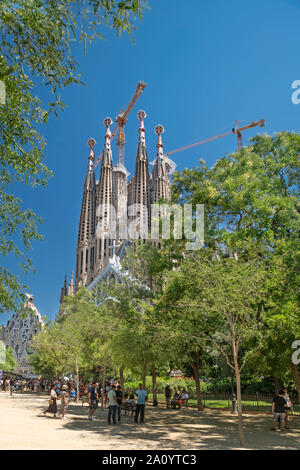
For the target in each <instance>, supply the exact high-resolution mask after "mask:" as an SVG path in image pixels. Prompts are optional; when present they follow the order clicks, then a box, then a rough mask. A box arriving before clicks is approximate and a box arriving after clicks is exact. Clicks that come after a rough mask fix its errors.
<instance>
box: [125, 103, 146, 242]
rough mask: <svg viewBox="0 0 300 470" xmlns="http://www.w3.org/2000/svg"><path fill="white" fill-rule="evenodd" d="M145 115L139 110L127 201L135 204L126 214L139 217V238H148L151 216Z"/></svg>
mask: <svg viewBox="0 0 300 470" xmlns="http://www.w3.org/2000/svg"><path fill="white" fill-rule="evenodd" d="M146 116H147V114H146V113H145V111H143V110H141V111H139V112H138V119H139V120H140V126H139V141H138V146H137V152H136V160H135V172H134V176H133V178H132V180H131V184H130V201H129V202H130V204H131V205H133V204H135V212H134V213H133V214H130V213H129V214H128V215H129V219H130V216H135V217H136V216H138V217H139V220H140V227H139V228H138V229H137V231H139V232H140V238H141V239H147V238H148V232H149V229H150V216H151V214H150V210H151V205H150V175H149V162H148V152H147V147H146V140H145V127H144V119H145V118H146ZM132 210H134V209H132Z"/></svg>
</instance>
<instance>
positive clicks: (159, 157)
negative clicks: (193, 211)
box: [152, 124, 170, 203]
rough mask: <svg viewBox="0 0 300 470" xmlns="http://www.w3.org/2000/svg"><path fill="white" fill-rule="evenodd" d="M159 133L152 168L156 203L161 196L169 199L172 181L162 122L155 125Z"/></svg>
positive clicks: (153, 196)
mask: <svg viewBox="0 0 300 470" xmlns="http://www.w3.org/2000/svg"><path fill="white" fill-rule="evenodd" d="M154 130H155V133H156V134H157V142H156V148H157V151H156V159H155V162H154V166H153V170H152V202H153V203H156V202H158V200H159V199H160V198H163V199H169V197H170V184H169V183H170V182H169V171H168V168H167V165H166V159H165V157H164V152H163V142H162V137H161V135H162V133H163V132H164V131H165V130H164V127H163V126H162V125H161V124H158V126H156V127H155V129H154Z"/></svg>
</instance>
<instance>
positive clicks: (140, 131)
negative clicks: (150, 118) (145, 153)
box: [137, 109, 147, 145]
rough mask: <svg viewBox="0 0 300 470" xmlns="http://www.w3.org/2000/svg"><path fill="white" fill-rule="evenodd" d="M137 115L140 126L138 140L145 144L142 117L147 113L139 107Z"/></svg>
mask: <svg viewBox="0 0 300 470" xmlns="http://www.w3.org/2000/svg"><path fill="white" fill-rule="evenodd" d="M137 117H138V119H139V120H140V127H139V142H140V143H141V144H144V145H145V144H146V141H145V127H144V119H145V118H146V117H147V114H146V112H145V111H144V110H143V109H141V110H140V111H139V112H138V113H137Z"/></svg>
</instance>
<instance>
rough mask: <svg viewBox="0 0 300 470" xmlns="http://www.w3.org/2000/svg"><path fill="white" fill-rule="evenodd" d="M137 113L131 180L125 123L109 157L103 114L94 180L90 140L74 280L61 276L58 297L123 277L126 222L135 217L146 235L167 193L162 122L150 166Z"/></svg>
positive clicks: (141, 120)
mask: <svg viewBox="0 0 300 470" xmlns="http://www.w3.org/2000/svg"><path fill="white" fill-rule="evenodd" d="M137 117H138V120H139V126H138V142H137V151H136V159H135V171H134V175H133V176H132V178H131V179H130V180H129V181H128V175H129V173H128V171H127V169H126V167H125V163H124V146H125V136H124V128H122V127H120V132H119V137H118V141H117V146H118V154H117V162H116V163H113V155H112V149H111V140H112V133H111V130H110V126H111V125H112V120H111V119H110V118H109V117H107V118H106V119H104V126H105V129H106V131H105V136H104V147H103V150H102V153H101V167H100V174H99V179H98V180H96V174H95V165H94V163H95V153H94V147H95V144H96V141H95V139H93V138H90V139H89V141H88V146H89V148H90V153H89V156H88V168H87V172H86V175H85V179H84V184H83V193H82V202H81V211H80V218H79V227H78V238H77V248H76V271H75V286H74V281H73V274H72V276H71V281H70V283H69V285H67V279H66V278H65V282H64V286H63V288H62V290H61V296H60V303H62V302H63V300H64V297H65V296H66V295H70V294H72V293H73V292H74V291H76V290H77V289H78V288H79V287H81V286H83V287H87V288H89V289H94V288H96V287H97V285H98V284H101V283H102V282H104V281H108V280H109V279H110V278H111V277H113V279H114V280H116V281H118V282H121V281H122V276H123V275H126V273H124V272H122V268H121V264H120V261H121V260H122V258H123V257H124V255H125V251H126V248H127V247H128V246H129V245H130V243H131V238H130V233H129V232H130V230H128V224H129V225H130V222H131V221H133V222H134V221H136V220H138V223H136V226H137V228H135V230H137V231H138V238H139V239H140V240H145V239H147V238H148V234H149V233H150V232H151V206H152V204H155V203H158V201H159V200H160V199H161V198H163V199H167V200H169V199H170V175H171V173H172V171H174V169H175V167H176V165H175V164H174V162H172V160H170V159H169V158H167V157H166V156H165V155H164V153H163V141H162V134H163V132H164V128H163V126H162V125H157V126H156V127H155V133H156V134H157V143H156V156H155V159H154V161H153V162H152V163H151V164H152V165H153V167H152V172H150V168H149V166H150V162H149V159H148V150H147V146H146V135H145V126H144V120H145V118H146V113H145V111H143V110H141V111H139V112H138V114H137ZM121 120H122V115H119V116H118V117H117V118H116V122H117V123H119V122H120V121H121Z"/></svg>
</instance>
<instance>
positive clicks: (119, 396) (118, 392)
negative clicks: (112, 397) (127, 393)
mask: <svg viewBox="0 0 300 470" xmlns="http://www.w3.org/2000/svg"><path fill="white" fill-rule="evenodd" d="M116 398H117V403H118V410H117V411H118V423H119V424H121V411H122V400H123V393H122V389H121V385H118V386H117V390H116Z"/></svg>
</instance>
